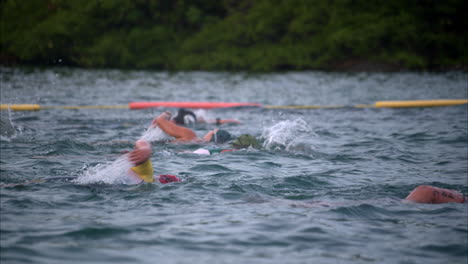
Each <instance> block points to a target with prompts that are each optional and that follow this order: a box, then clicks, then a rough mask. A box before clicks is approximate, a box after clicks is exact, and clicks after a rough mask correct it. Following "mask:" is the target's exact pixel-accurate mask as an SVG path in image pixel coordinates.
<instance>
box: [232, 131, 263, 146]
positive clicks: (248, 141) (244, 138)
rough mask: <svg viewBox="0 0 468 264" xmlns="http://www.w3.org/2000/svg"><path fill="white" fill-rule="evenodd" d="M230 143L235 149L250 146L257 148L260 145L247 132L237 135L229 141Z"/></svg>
mask: <svg viewBox="0 0 468 264" xmlns="http://www.w3.org/2000/svg"><path fill="white" fill-rule="evenodd" d="M231 145H232V147H233V148H236V149H241V148H248V147H250V146H252V147H253V148H258V147H259V146H260V145H259V144H258V142H257V140H256V139H255V137H253V136H252V135H249V134H243V135H241V136H239V137H238V138H236V139H235V140H234V141H233V142H231Z"/></svg>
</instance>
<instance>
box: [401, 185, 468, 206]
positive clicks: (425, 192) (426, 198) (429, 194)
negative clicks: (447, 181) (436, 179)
mask: <svg viewBox="0 0 468 264" xmlns="http://www.w3.org/2000/svg"><path fill="white" fill-rule="evenodd" d="M405 200H407V201H411V202H416V203H430V204H441V203H464V202H465V201H466V198H465V196H463V194H461V193H459V192H457V191H455V190H449V189H442V188H438V187H434V186H429V185H420V186H418V187H416V188H415V189H414V190H413V191H412V192H411V193H410V194H409V195H408V196H407V197H406V198H405Z"/></svg>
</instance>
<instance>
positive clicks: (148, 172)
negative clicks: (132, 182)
mask: <svg viewBox="0 0 468 264" xmlns="http://www.w3.org/2000/svg"><path fill="white" fill-rule="evenodd" d="M131 170H132V171H134V172H135V173H136V175H138V177H140V178H141V179H142V180H144V181H145V182H154V177H153V165H152V164H151V160H147V161H145V162H143V163H142V164H140V165H138V166H135V167H133V168H131Z"/></svg>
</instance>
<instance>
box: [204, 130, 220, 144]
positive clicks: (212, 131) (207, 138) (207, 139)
mask: <svg viewBox="0 0 468 264" xmlns="http://www.w3.org/2000/svg"><path fill="white" fill-rule="evenodd" d="M216 132H218V129H217V128H215V129H213V130H211V131H210V132H208V133H207V134H206V135H205V136H204V137H203V141H206V142H210V141H211V138H213V135H214V134H215V133H216Z"/></svg>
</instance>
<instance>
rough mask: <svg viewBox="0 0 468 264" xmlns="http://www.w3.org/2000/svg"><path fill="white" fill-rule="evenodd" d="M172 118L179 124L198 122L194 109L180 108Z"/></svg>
mask: <svg viewBox="0 0 468 264" xmlns="http://www.w3.org/2000/svg"><path fill="white" fill-rule="evenodd" d="M172 120H174V121H175V123H176V124H179V125H190V124H195V123H197V116H196V115H195V114H194V113H193V112H192V111H189V110H186V109H184V108H180V109H179V111H178V112H177V115H176V116H175V117H174V118H173V119H172Z"/></svg>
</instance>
